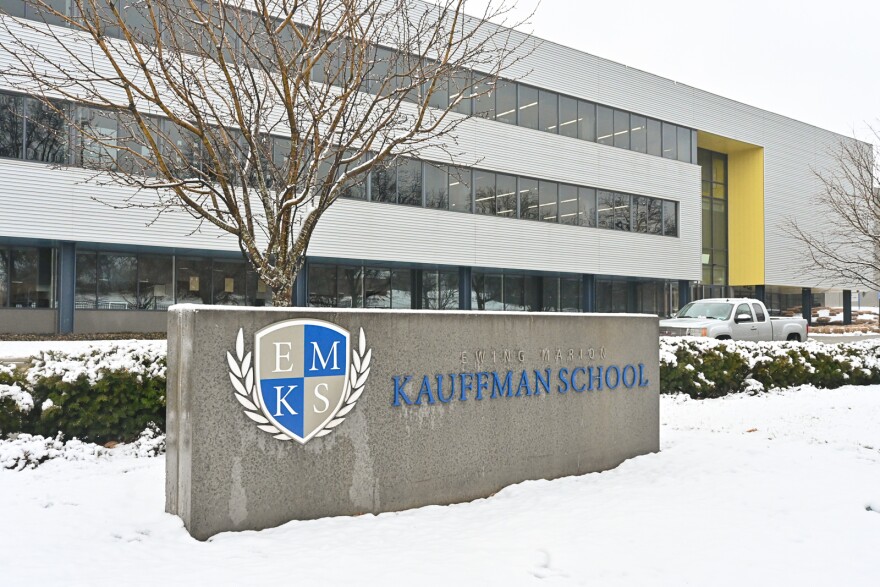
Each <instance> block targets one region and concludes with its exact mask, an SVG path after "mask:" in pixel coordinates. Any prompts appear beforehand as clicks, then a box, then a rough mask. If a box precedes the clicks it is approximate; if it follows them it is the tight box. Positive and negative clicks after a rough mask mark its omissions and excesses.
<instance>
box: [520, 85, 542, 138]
mask: <svg viewBox="0 0 880 587" xmlns="http://www.w3.org/2000/svg"><path fill="white" fill-rule="evenodd" d="M517 104H518V107H517V110H518V120H519V123H518V124H519V125H520V126H524V127H526V128H538V90H536V89H535V88H530V87H529V86H524V85H522V84H520V85H519V96H518V98H517Z"/></svg>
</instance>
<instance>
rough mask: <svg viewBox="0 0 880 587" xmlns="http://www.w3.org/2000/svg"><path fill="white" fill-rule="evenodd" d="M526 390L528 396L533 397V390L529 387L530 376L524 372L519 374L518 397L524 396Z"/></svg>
mask: <svg viewBox="0 0 880 587" xmlns="http://www.w3.org/2000/svg"><path fill="white" fill-rule="evenodd" d="M523 388H525V390H526V395H532V388H531V387H529V375H528V374H527V373H526V372H525V371H522V372H521V373H520V374H519V385H518V386H517V388H516V397H520V396H522V390H523Z"/></svg>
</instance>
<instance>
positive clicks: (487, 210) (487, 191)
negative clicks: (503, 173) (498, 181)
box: [474, 169, 496, 216]
mask: <svg viewBox="0 0 880 587" xmlns="http://www.w3.org/2000/svg"><path fill="white" fill-rule="evenodd" d="M474 206H475V209H474V211H475V212H476V213H477V214H488V215H490V216H494V215H495V213H496V207H495V174H494V173H490V172H488V171H480V170H478V169H475V170H474Z"/></svg>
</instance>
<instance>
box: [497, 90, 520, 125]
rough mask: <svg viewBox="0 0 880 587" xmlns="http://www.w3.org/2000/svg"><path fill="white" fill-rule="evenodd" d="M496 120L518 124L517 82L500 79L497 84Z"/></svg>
mask: <svg viewBox="0 0 880 587" xmlns="http://www.w3.org/2000/svg"><path fill="white" fill-rule="evenodd" d="M495 111H496V113H495V120H497V121H498V122H504V123H506V124H516V84H515V83H514V82H509V81H505V80H498V82H497V83H496V84H495Z"/></svg>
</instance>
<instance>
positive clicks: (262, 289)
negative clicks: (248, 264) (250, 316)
mask: <svg viewBox="0 0 880 587" xmlns="http://www.w3.org/2000/svg"><path fill="white" fill-rule="evenodd" d="M245 280H246V283H245V285H246V288H245V289H246V290H247V305H248V306H271V305H272V292H271V291H270V290H269V288H268V286H267V285H266V283H265V282H264V281H263V280H262V279H259V278H258V277H257V274H256V272H255V271H251V270H250V269H248V270H247V274H246V275H245Z"/></svg>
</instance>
